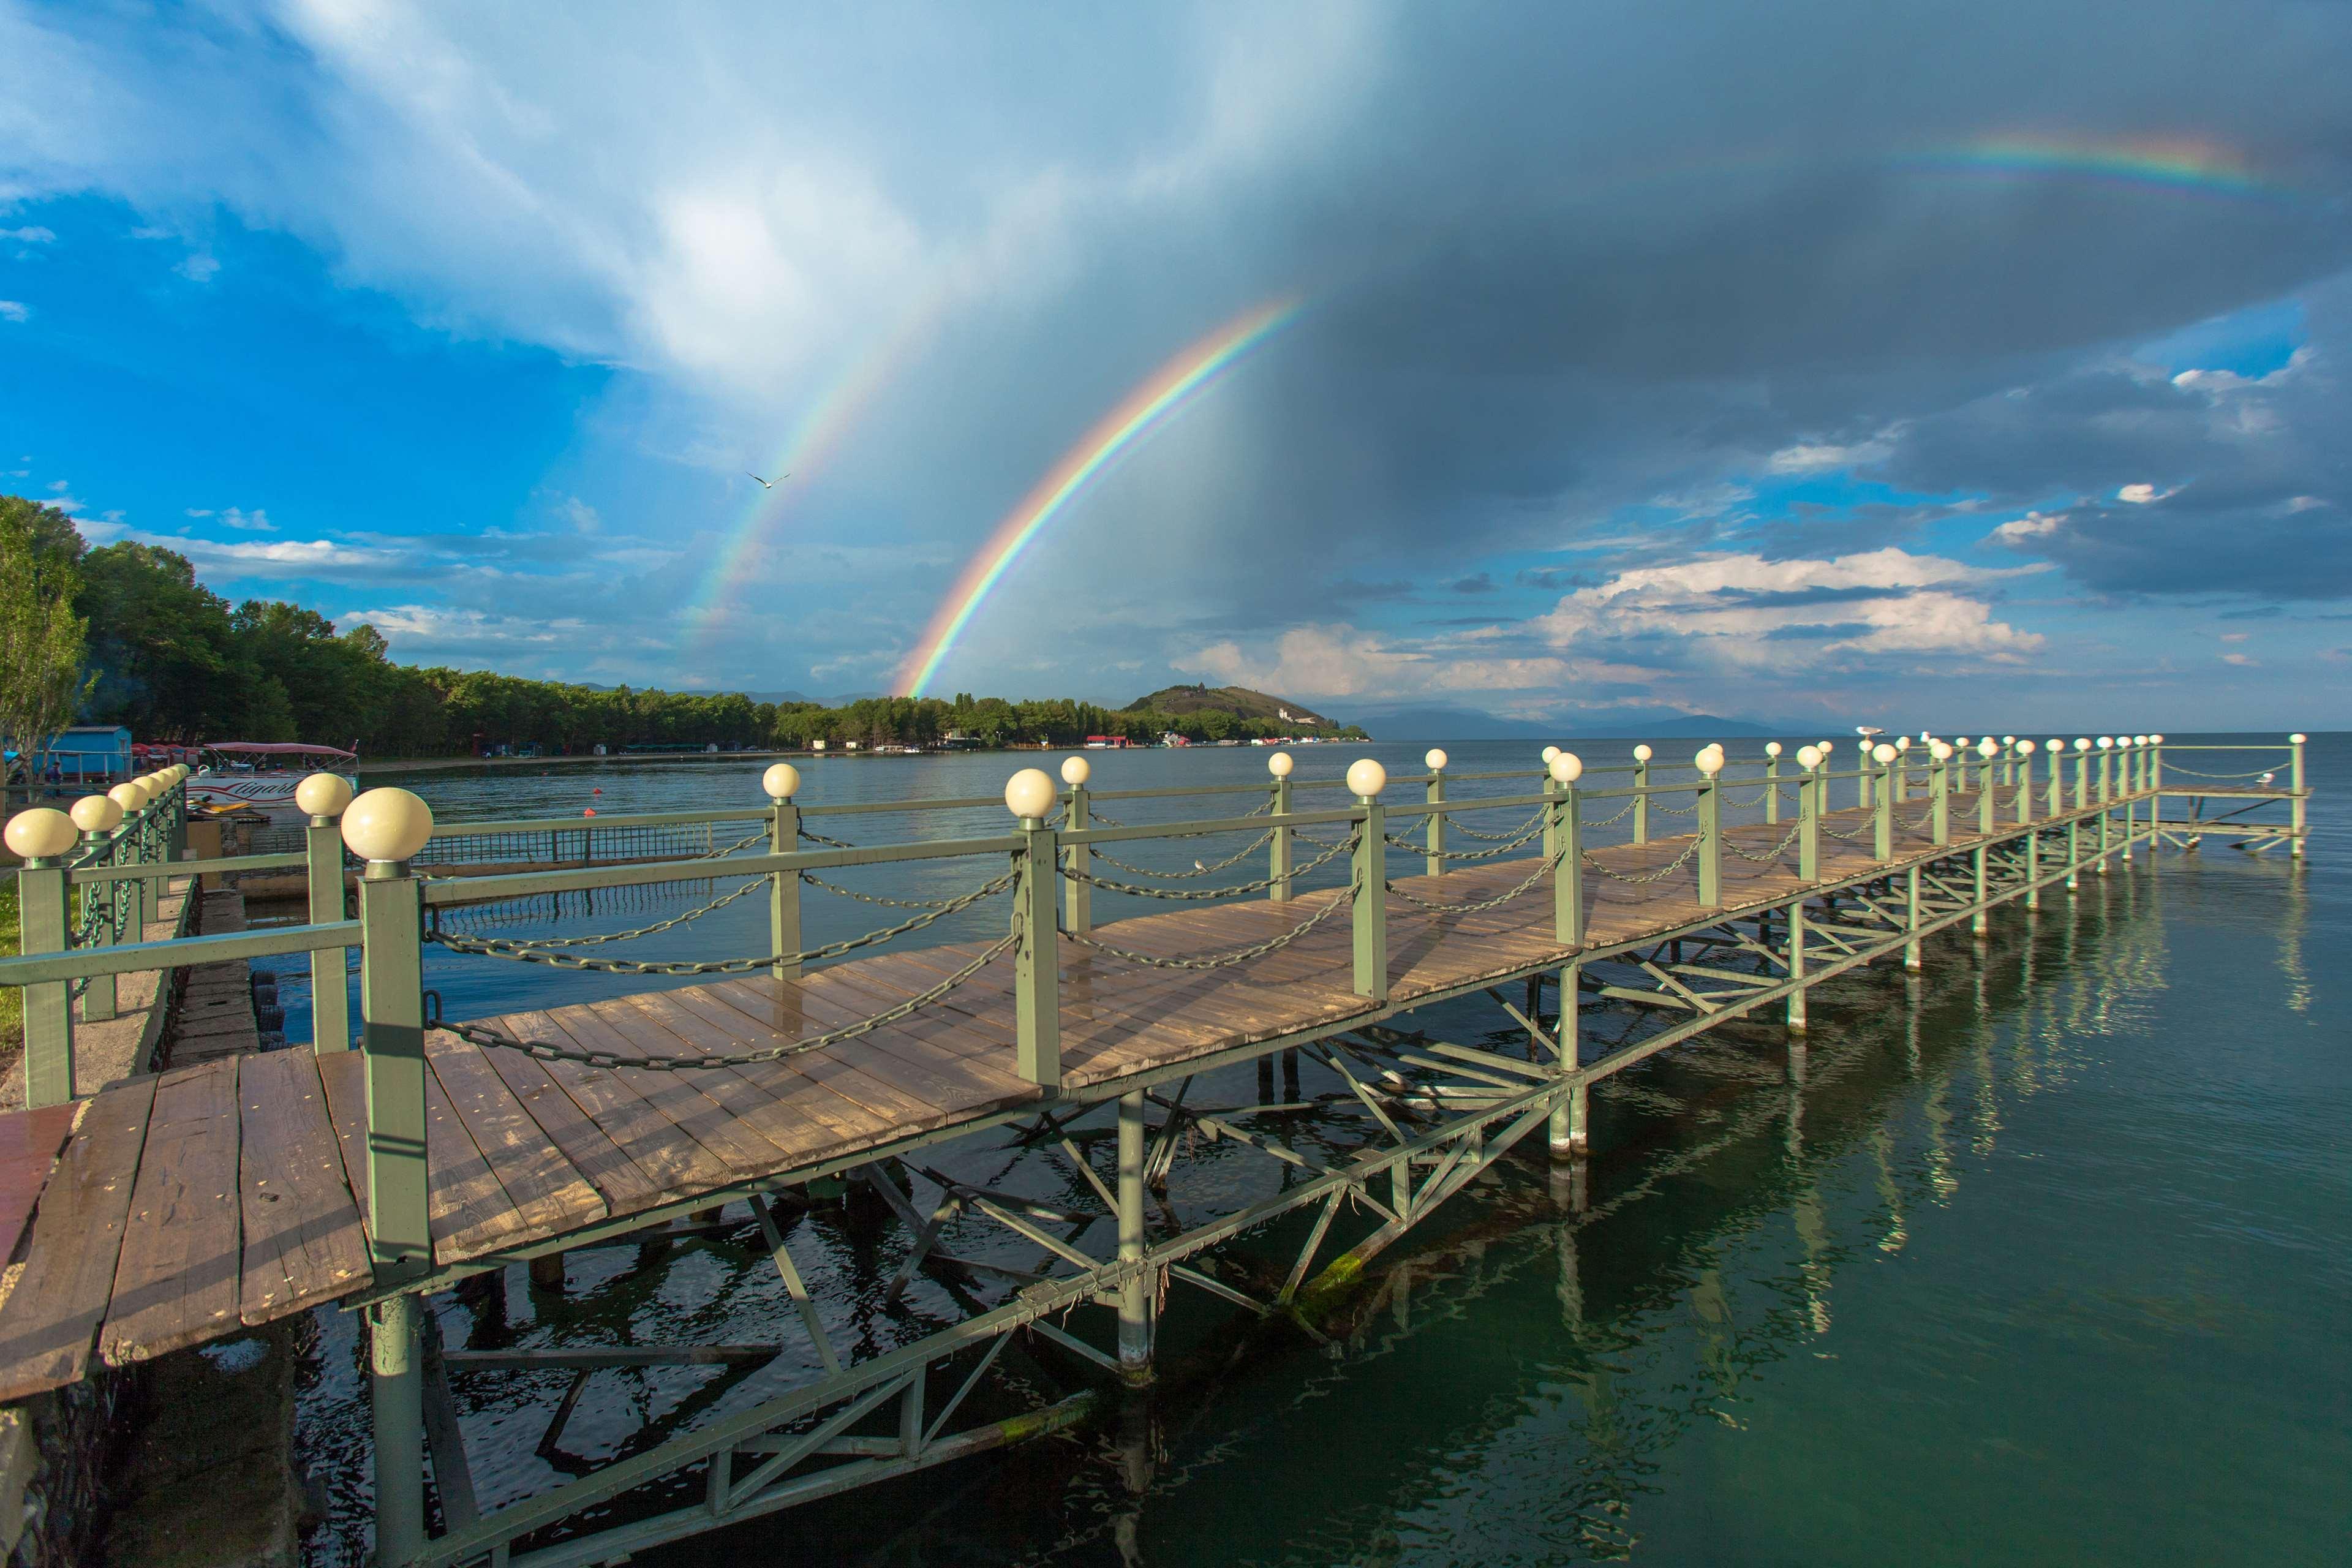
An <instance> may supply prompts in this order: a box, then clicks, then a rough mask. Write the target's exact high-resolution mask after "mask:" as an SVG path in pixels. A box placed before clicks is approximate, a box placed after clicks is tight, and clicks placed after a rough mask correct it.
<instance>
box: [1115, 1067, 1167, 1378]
mask: <svg viewBox="0 0 2352 1568" xmlns="http://www.w3.org/2000/svg"><path fill="white" fill-rule="evenodd" d="M1143 1134H1144V1125H1143V1091H1142V1090H1141V1089H1137V1090H1136V1091H1135V1092H1134V1093H1132V1094H1123V1095H1120V1096H1119V1097H1118V1194H1117V1195H1118V1260H1119V1261H1120V1262H1121V1263H1127V1264H1137V1263H1140V1262H1141V1261H1142V1258H1143V1248H1144V1242H1145V1239H1146V1237H1145V1235H1144V1225H1143V1149H1144V1141H1143ZM1158 1295H1159V1286H1158V1274H1157V1271H1156V1270H1155V1271H1150V1272H1147V1271H1146V1270H1144V1269H1141V1268H1137V1269H1136V1270H1135V1272H1134V1273H1132V1274H1130V1275H1129V1276H1128V1278H1127V1279H1125V1280H1124V1281H1122V1282H1121V1283H1120V1285H1119V1288H1118V1372H1119V1377H1120V1379H1121V1381H1123V1382H1124V1383H1126V1384H1127V1385H1128V1386H1129V1388H1140V1387H1142V1386H1143V1385H1144V1384H1148V1383H1150V1381H1151V1340H1152V1331H1151V1330H1152V1324H1151V1320H1152V1315H1153V1314H1152V1309H1153V1307H1154V1306H1155V1305H1157V1300H1156V1298H1157V1297H1158Z"/></svg>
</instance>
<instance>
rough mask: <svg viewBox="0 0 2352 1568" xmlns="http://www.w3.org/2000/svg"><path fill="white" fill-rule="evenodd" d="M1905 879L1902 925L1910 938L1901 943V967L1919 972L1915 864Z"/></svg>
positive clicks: (1917, 878)
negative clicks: (1906, 884) (1906, 885)
mask: <svg viewBox="0 0 2352 1568" xmlns="http://www.w3.org/2000/svg"><path fill="white" fill-rule="evenodd" d="M1905 880H1906V882H1907V883H1908V888H1907V889H1906V895H1907V896H1906V902H1905V905H1904V911H1903V925H1904V929H1905V930H1906V931H1909V932H1910V933H1911V940H1910V941H1909V942H1905V943H1904V944H1903V967H1904V968H1906V969H1907V970H1909V971H1910V972H1911V973H1914V974H1916V973H1919V968H1920V958H1919V868H1918V867H1916V866H1914V867H1912V868H1911V874H1910V875H1909V876H1908V877H1907V878H1906V879H1905Z"/></svg>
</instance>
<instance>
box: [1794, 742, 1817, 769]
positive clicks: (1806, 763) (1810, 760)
mask: <svg viewBox="0 0 2352 1568" xmlns="http://www.w3.org/2000/svg"><path fill="white" fill-rule="evenodd" d="M1797 762H1798V764H1799V765H1800V766H1801V767H1802V768H1803V769H1804V770H1805V771H1806V772H1807V773H1811V772H1812V771H1813V770H1814V769H1815V768H1817V767H1820V766H1821V765H1822V749H1821V748H1820V747H1819V746H1800V747H1798V748H1797Z"/></svg>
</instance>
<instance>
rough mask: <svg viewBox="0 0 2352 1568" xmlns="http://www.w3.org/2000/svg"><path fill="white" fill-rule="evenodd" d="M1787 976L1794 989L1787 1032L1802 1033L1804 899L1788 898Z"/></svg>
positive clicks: (1803, 1008)
mask: <svg viewBox="0 0 2352 1568" xmlns="http://www.w3.org/2000/svg"><path fill="white" fill-rule="evenodd" d="M1789 978H1790V981H1792V982H1793V983H1794V984H1795V985H1796V989H1795V990H1793V991H1791V992H1790V993H1789V1033H1790V1034H1792V1035H1802V1034H1803V1033H1804V1032H1805V1029H1806V1023H1805V993H1806V991H1807V990H1808V989H1809V987H1808V985H1807V984H1806V981H1805V900H1802V899H1791V900H1789Z"/></svg>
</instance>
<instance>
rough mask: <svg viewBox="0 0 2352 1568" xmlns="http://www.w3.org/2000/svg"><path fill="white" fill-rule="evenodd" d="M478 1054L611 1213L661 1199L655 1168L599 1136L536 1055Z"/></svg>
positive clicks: (597, 1129)
mask: <svg viewBox="0 0 2352 1568" xmlns="http://www.w3.org/2000/svg"><path fill="white" fill-rule="evenodd" d="M482 1056H483V1058H484V1059H485V1060H486V1061H488V1063H489V1065H490V1068H491V1070H493V1071H495V1072H496V1073H497V1074H498V1075H499V1079H500V1080H501V1081H502V1082H504V1083H505V1084H506V1086H507V1088H508V1089H509V1090H511V1091H512V1092H513V1094H514V1097H515V1098H516V1099H517V1100H520V1101H521V1102H522V1104H523V1107H524V1108H525V1109H526V1110H529V1111H530V1119H531V1120H532V1121H535V1122H537V1123H538V1124H539V1126H540V1128H541V1131H544V1132H546V1134H547V1136H548V1138H549V1140H550V1141H551V1142H553V1143H554V1145H555V1147H556V1148H557V1149H558V1150H560V1151H561V1152H562V1155H563V1157H564V1158H565V1159H566V1160H568V1161H570V1162H571V1163H572V1169H573V1170H575V1171H577V1172H579V1173H580V1174H581V1175H582V1176H583V1178H585V1179H586V1180H587V1182H588V1183H589V1184H590V1185H592V1186H593V1187H594V1188H595V1189H596V1191H597V1192H598V1193H599V1194H602V1195H603V1197H604V1206H605V1208H606V1210H607V1211H608V1212H609V1213H611V1214H614V1215H625V1214H634V1213H635V1212H636V1211H637V1210H639V1209H641V1208H645V1207H646V1206H648V1205H651V1204H652V1203H654V1202H655V1201H656V1199H657V1198H658V1197H660V1195H661V1194H662V1192H663V1190H664V1186H663V1183H662V1180H661V1177H660V1173H658V1172H648V1171H647V1170H646V1167H645V1166H643V1165H641V1164H639V1163H637V1162H636V1161H635V1159H632V1158H631V1157H630V1156H629V1154H628V1152H626V1151H625V1150H624V1149H622V1148H621V1146H620V1145H619V1144H617V1143H615V1142H613V1141H612V1139H610V1138H608V1137H606V1136H605V1135H604V1130H603V1129H602V1128H600V1127H598V1126H597V1125H596V1123H595V1122H593V1121H590V1120H589V1118H588V1113H587V1112H586V1111H584V1110H581V1109H580V1106H579V1104H578V1102H576V1101H575V1100H572V1096H571V1095H570V1094H568V1093H566V1092H565V1091H564V1089H563V1086H562V1084H560V1083H558V1082H556V1081H555V1079H553V1078H551V1077H550V1076H549V1075H548V1071H547V1068H546V1066H545V1065H544V1064H542V1063H541V1062H540V1061H539V1060H538V1059H537V1058H532V1057H530V1056H527V1055H525V1054H524V1053H522V1052H520V1051H485V1052H483V1053H482Z"/></svg>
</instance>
